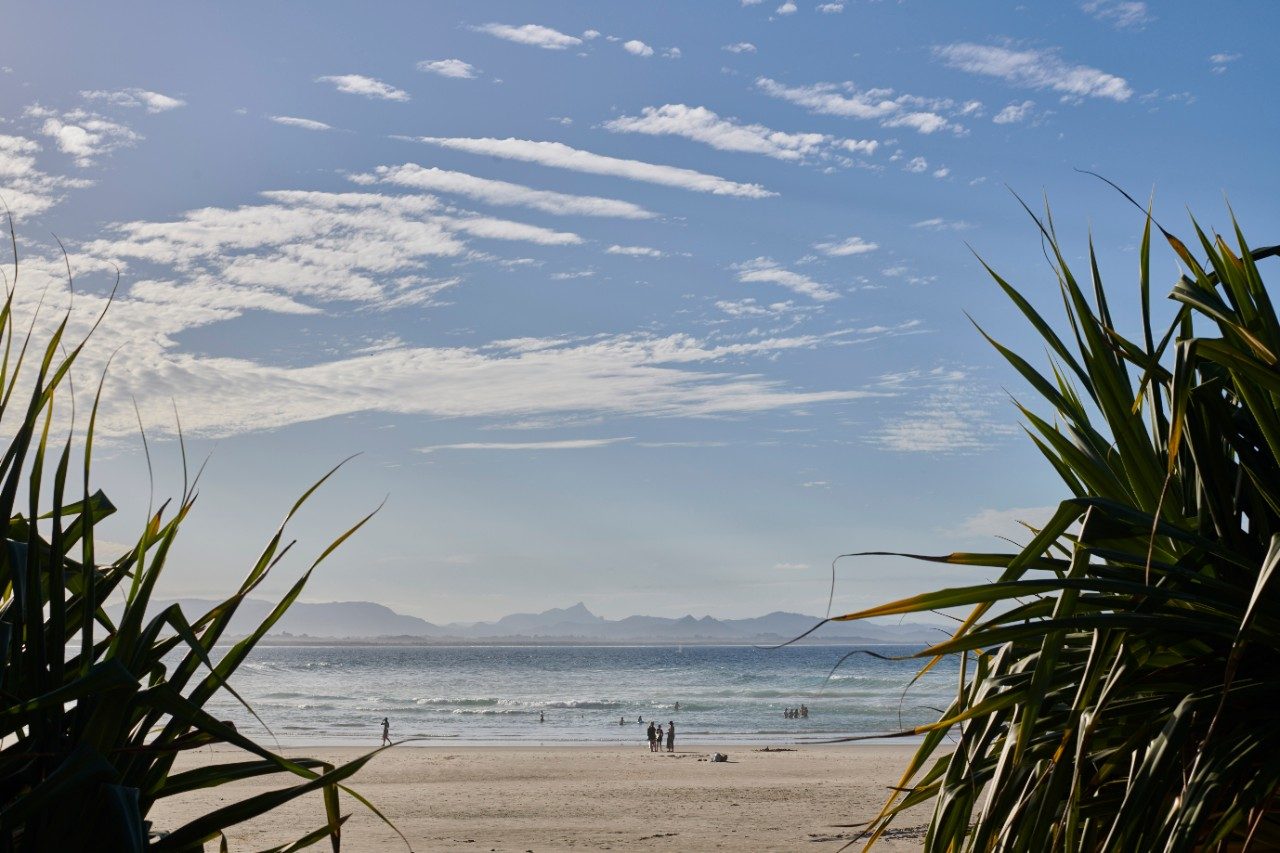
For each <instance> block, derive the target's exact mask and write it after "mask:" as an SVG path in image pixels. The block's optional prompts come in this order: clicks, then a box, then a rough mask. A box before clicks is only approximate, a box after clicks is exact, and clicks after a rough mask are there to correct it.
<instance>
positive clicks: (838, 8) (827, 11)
mask: <svg viewBox="0 0 1280 853" xmlns="http://www.w3.org/2000/svg"><path fill="white" fill-rule="evenodd" d="M817 9H818V11H819V12H821V13H822V14H824V15H838V14H840V13H841V12H843V11H844V4H843V3H820V4H818V6H817Z"/></svg>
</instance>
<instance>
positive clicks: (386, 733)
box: [382, 717, 391, 746]
mask: <svg viewBox="0 0 1280 853" xmlns="http://www.w3.org/2000/svg"><path fill="white" fill-rule="evenodd" d="M390 743H391V721H390V720H388V719H387V718H386V717H383V718H382V745H383V746H387V745H388V744H390Z"/></svg>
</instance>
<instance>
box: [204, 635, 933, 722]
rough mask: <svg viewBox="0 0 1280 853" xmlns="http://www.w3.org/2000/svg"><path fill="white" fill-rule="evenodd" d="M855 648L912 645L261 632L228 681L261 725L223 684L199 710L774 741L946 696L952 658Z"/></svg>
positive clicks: (923, 718)
mask: <svg viewBox="0 0 1280 853" xmlns="http://www.w3.org/2000/svg"><path fill="white" fill-rule="evenodd" d="M855 648H867V649H874V651H876V652H877V653H879V654H882V655H889V656H896V655H905V654H909V653H910V652H912V651H915V650H916V649H917V648H919V647H916V646H868V647H851V646H791V647H787V648H783V649H776V650H766V649H758V648H754V647H750V646H684V647H675V646H669V647H666V646H664V647H654V646H644V647H640V646H626V647H619V646H505V647H504V646H467V647H459V646H262V647H259V648H257V649H255V650H254V651H253V653H252V654H251V655H250V658H249V660H248V661H246V662H245V664H244V665H243V666H242V667H241V668H240V670H239V671H238V672H237V673H236V675H235V676H234V678H233V679H232V685H233V686H234V687H235V688H236V689H237V691H239V692H240V694H241V695H242V696H243V697H244V698H245V700H246V701H247V702H248V703H249V704H250V705H251V706H252V707H253V708H254V710H255V711H256V712H257V713H258V715H259V716H260V717H261V718H262V720H263V722H264V723H265V724H266V725H267V726H268V727H269V728H270V730H271V733H270V734H268V733H267V732H266V731H264V730H263V728H262V724H260V723H258V722H257V721H255V720H253V719H252V717H251V716H250V715H249V713H248V712H247V711H246V710H245V709H244V708H243V707H242V706H240V705H239V703H237V702H236V701H235V699H234V698H232V697H231V696H230V695H229V694H227V693H225V692H219V694H218V695H217V696H216V697H215V698H214V699H213V700H212V701H211V702H210V703H209V706H208V709H209V710H210V711H211V712H212V713H213V714H214V715H215V716H217V717H218V718H219V719H229V720H232V721H234V722H235V724H236V725H237V727H239V728H240V730H241V731H244V732H246V733H253V734H254V736H255V737H257V738H258V739H260V740H263V739H265V740H264V742H266V743H271V738H272V737H273V736H274V738H275V739H276V740H277V741H278V742H280V743H281V744H282V745H285V744H288V743H290V742H292V743H295V744H296V743H308V744H322V743H329V744H334V745H338V744H370V745H376V744H377V742H378V740H379V738H380V735H381V722H382V718H383V717H386V718H388V719H389V720H390V723H391V734H392V737H393V738H394V739H397V740H398V739H401V738H425V739H427V740H425V741H424V743H428V744H429V743H432V742H447V743H456V744H468V745H474V744H508V745H513V744H522V743H528V744H531V745H532V744H548V745H551V744H620V743H628V744H634V743H640V742H642V741H643V740H644V737H645V736H644V729H645V728H646V727H647V724H648V722H649V721H650V720H657V721H659V722H661V723H664V724H665V723H666V722H667V721H668V720H675V721H676V731H677V735H678V740H680V741H684V742H688V741H695V742H698V743H709V744H714V743H725V744H733V743H738V744H757V745H759V744H774V745H784V744H786V743H788V742H794V741H803V740H810V739H822V738H835V737H842V736H845V735H873V734H884V733H889V732H895V731H900V730H902V729H905V728H908V727H910V726H914V725H918V724H920V723H924V722H928V721H930V720H936V719H937V717H938V712H939V709H941V708H945V707H946V706H947V704H948V703H949V702H950V700H951V698H952V697H953V696H954V695H955V688H956V678H957V674H958V672H957V666H958V664H957V663H956V662H955V661H954V660H953V659H952V660H948V661H945V662H943V663H942V664H941V665H940V666H938V667H936V668H935V669H934V670H933V671H931V672H930V673H928V674H926V675H925V676H924V677H923V678H921V679H920V680H919V681H917V682H916V683H915V684H914V685H912V686H911V687H910V689H909V690H908V689H907V688H908V685H909V683H910V681H911V679H912V677H913V676H914V675H915V673H916V672H917V671H918V669H919V667H920V662H919V661H916V660H907V661H887V660H882V659H879V658H876V657H872V656H870V655H866V654H861V653H859V654H853V655H849V652H851V651H853V650H854V649H855ZM846 655H848V657H847V658H845V660H844V662H843V663H842V664H840V666H839V668H838V669H837V670H836V672H835V673H834V674H833V675H831V676H830V678H828V675H829V674H830V673H831V670H832V668H833V667H835V666H836V664H837V663H839V662H840V660H841V658H842V657H844V656H846ZM677 702H678V703H679V710H677V709H676V703H677ZM801 704H804V705H806V706H808V709H809V717H808V718H807V719H787V718H785V717H784V713H783V712H784V709H786V708H794V707H798V706H799V705H801ZM544 719H545V722H542V721H541V720H544ZM639 719H643V720H644V721H645V722H644V724H640V723H639V722H638V720H639ZM620 721H621V722H620Z"/></svg>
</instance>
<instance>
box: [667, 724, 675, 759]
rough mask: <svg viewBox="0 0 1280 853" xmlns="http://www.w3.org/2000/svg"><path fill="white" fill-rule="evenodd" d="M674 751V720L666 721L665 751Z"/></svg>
mask: <svg viewBox="0 0 1280 853" xmlns="http://www.w3.org/2000/svg"><path fill="white" fill-rule="evenodd" d="M675 751H676V721H675V720H668V721H667V752H675Z"/></svg>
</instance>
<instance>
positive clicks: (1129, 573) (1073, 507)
mask: <svg viewBox="0 0 1280 853" xmlns="http://www.w3.org/2000/svg"><path fill="white" fill-rule="evenodd" d="M1037 224H1038V225H1039V226H1040V230H1041V232H1042V235H1043V238H1044V243H1045V245H1046V247H1047V250H1048V254H1049V256H1050V257H1051V259H1052V263H1053V267H1054V269H1055V272H1056V274H1057V279H1058V285H1059V289H1060V291H1061V297H1062V300H1063V304H1064V306H1065V309H1066V315H1067V320H1068V327H1067V332H1066V334H1065V335H1060V334H1059V333H1058V332H1056V331H1054V329H1053V328H1052V327H1051V326H1050V324H1049V323H1047V322H1046V321H1045V320H1044V319H1043V318H1042V317H1041V315H1040V314H1039V313H1037V311H1036V310H1035V309H1034V308H1033V307H1032V306H1031V304H1030V302H1028V301H1027V299H1025V298H1024V296H1023V295H1022V294H1021V293H1020V292H1019V291H1018V290H1016V289H1015V288H1013V287H1012V286H1011V285H1010V284H1009V283H1007V282H1006V281H1005V280H1004V279H1002V278H1001V277H1000V276H999V275H998V274H996V273H995V272H994V271H993V270H991V268H990V267H987V270H988V272H990V273H991V275H992V276H993V277H994V279H995V281H996V283H997V284H998V285H999V286H1000V287H1001V288H1002V289H1003V291H1004V292H1005V293H1006V294H1007V295H1008V296H1009V298H1010V299H1012V300H1013V302H1014V303H1015V304H1016V305H1017V307H1018V308H1019V309H1020V311H1021V312H1022V314H1023V315H1024V316H1025V317H1026V319H1027V320H1029V321H1030V322H1031V324H1032V325H1033V326H1034V327H1035V329H1036V331H1037V332H1038V333H1039V334H1040V336H1041V337H1042V338H1043V339H1044V342H1045V344H1046V345H1047V348H1048V351H1049V362H1050V366H1049V370H1048V371H1046V372H1044V373H1041V372H1038V371H1037V370H1035V369H1034V368H1033V367H1031V365H1030V364H1029V363H1028V362H1027V361H1025V360H1024V359H1023V358H1022V357H1020V356H1019V355H1017V354H1016V353H1014V352H1012V351H1010V350H1009V349H1007V348H1005V347H1003V346H1002V345H1001V344H999V343H998V342H996V341H995V340H993V339H991V338H990V337H988V338H987V339H988V340H989V341H990V342H991V343H992V344H993V345H994V346H995V347H996V349H997V350H999V352H1000V353H1001V355H1003V356H1004V357H1005V358H1006V359H1007V360H1008V361H1009V363H1010V364H1012V365H1013V367H1014V368H1015V369H1016V370H1017V371H1018V373H1019V374H1021V375H1022V377H1023V378H1024V379H1026V381H1027V382H1028V383H1030V385H1031V386H1032V387H1033V388H1034V389H1035V391H1036V392H1037V393H1038V394H1039V395H1040V396H1041V397H1043V398H1044V400H1045V401H1046V402H1047V403H1048V404H1049V406H1050V407H1051V408H1052V409H1053V410H1054V412H1055V413H1056V416H1055V417H1054V419H1053V420H1052V421H1051V420H1046V419H1044V418H1042V417H1040V416H1038V415H1037V414H1035V412H1034V411H1033V410H1032V408H1031V407H1029V406H1028V407H1024V406H1021V405H1019V409H1020V410H1021V412H1022V415H1023V417H1024V418H1025V419H1026V422H1027V433H1028V435H1029V436H1030V438H1031V440H1032V441H1033V442H1035V444H1036V446H1037V447H1038V448H1039V449H1040V450H1041V451H1042V452H1043V454H1044V456H1045V457H1046V458H1047V459H1048V460H1049V463H1050V464H1051V465H1053V467H1054V469H1055V470H1056V471H1057V472H1058V474H1059V475H1060V476H1061V479H1062V481H1063V482H1064V483H1065V484H1066V487H1067V489H1068V490H1069V491H1070V493H1071V495H1072V497H1070V498H1069V499H1067V500H1065V501H1063V502H1062V503H1061V504H1060V505H1059V506H1058V509H1057V512H1056V513H1055V515H1054V516H1053V518H1052V520H1050V521H1049V522H1048V523H1047V524H1046V525H1045V526H1044V527H1043V528H1042V529H1038V530H1032V534H1033V538H1032V539H1031V541H1030V542H1029V544H1027V545H1026V547H1024V548H1022V550H1020V551H1017V552H1016V553H990V554H971V553H955V554H950V555H946V556H938V557H922V556H918V555H901V556H910V557H915V558H917V559H924V560H932V561H935V562H939V563H948V564H953V565H964V566H986V567H991V568H994V569H999V570H1000V572H999V575H998V577H997V578H995V579H993V581H992V582H990V583H984V584H981V585H978V586H969V587H960V588H951V589H942V590H938V591H935V592H930V593H927V594H923V595H919V596H916V597H913V598H909V599H905V600H902V601H897V602H893V603H890V604H886V605H883V606H881V607H877V608H874V609H871V610H868V611H864V612H859V613H851V614H848V615H845V616H842V617H839V618H840V619H842V620H851V619H861V618H865V617H868V616H882V615H889V614H904V613H918V612H924V611H929V610H937V609H942V608H954V607H965V606H972V611H971V612H970V613H969V615H968V617H967V618H966V619H964V620H963V621H962V622H961V623H960V625H959V627H958V628H957V629H956V631H955V633H954V635H953V636H952V637H951V638H950V639H948V640H946V641H945V642H941V643H939V644H937V645H935V646H933V647H932V648H929V649H926V650H924V651H923V652H921V653H920V655H919V656H920V657H922V658H926V659H929V660H930V661H936V659H937V658H938V657H939V656H942V655H950V654H959V655H961V656H962V666H961V675H960V681H959V685H958V688H957V694H956V698H955V700H954V701H953V702H952V704H951V706H950V707H949V708H947V709H946V710H945V712H944V713H943V715H942V717H941V719H940V720H939V721H938V722H936V723H933V724H931V725H925V726H921V727H919V728H918V729H915V730H913V731H911V732H903V733H902V734H904V735H909V734H914V735H923V736H924V741H923V743H922V745H921V746H920V748H919V750H918V751H917V752H916V754H915V756H914V758H913V760H912V761H911V763H910V765H909V767H908V768H907V771H906V773H905V774H904V776H903V779H902V782H901V784H900V786H899V788H898V789H897V790H896V791H895V793H894V794H893V796H891V798H890V800H889V802H888V803H887V804H886V806H885V809H884V811H883V812H882V813H881V814H880V815H879V817H877V819H876V820H875V821H874V822H873V823H872V825H871V827H870V832H871V842H874V840H875V838H877V837H879V835H880V834H881V833H882V832H883V831H884V830H885V829H886V828H887V827H888V826H889V824H890V823H891V822H892V821H893V819H894V818H895V816H897V815H899V814H900V813H901V811H902V810H903V809H906V808H908V807H910V806H913V805H919V804H922V803H928V802H930V801H932V803H933V817H932V820H931V824H930V827H929V830H928V835H927V838H926V848H927V849H928V850H930V851H954V850H983V851H985V850H1019V851H1024V850H1025V851H1046V850H1062V851H1074V850H1115V851H1133V850H1144V851H1152V850H1168V851H1177V850H1240V849H1249V848H1252V849H1259V850H1261V849H1269V850H1274V849H1280V800H1278V799H1277V794H1278V793H1280V760H1277V757H1280V726H1278V725H1276V719H1277V717H1276V714H1277V709H1278V708H1280V610H1278V609H1277V604H1278V603H1280V593H1277V581H1276V579H1275V576H1276V574H1277V572H1276V565H1277V563H1280V320H1278V319H1277V316H1276V312H1275V308H1274V307H1273V305H1272V302H1271V298H1270V297H1269V295H1268V293H1267V290H1266V287H1265V286H1264V283H1263V279H1262V276H1261V274H1260V272H1259V270H1258V267H1257V266H1256V263H1255V262H1256V261H1259V260H1261V259H1263V258H1265V257H1271V256H1275V255H1278V254H1280V247H1276V246H1273V247H1270V248H1267V249H1261V250H1251V249H1250V248H1249V247H1248V245H1247V244H1246V243H1245V240H1244V237H1243V235H1242V234H1241V233H1240V230H1239V228H1238V227H1235V228H1234V234H1233V235H1232V237H1231V241H1232V242H1234V243H1235V248H1234V249H1233V248H1232V247H1231V246H1230V245H1229V244H1228V241H1227V240H1225V239H1223V238H1222V237H1220V236H1217V235H1214V236H1213V237H1212V238H1211V237H1210V236H1208V235H1207V234H1205V233H1204V232H1203V231H1202V230H1201V229H1200V227H1199V226H1198V225H1195V223H1194V222H1193V226H1194V227H1195V233H1196V237H1197V238H1198V242H1199V247H1200V250H1201V251H1203V253H1204V255H1205V256H1206V257H1207V262H1206V263H1203V264H1202V263H1201V262H1200V261H1198V260H1197V258H1196V257H1195V255H1194V254H1193V253H1192V252H1191V251H1190V250H1189V249H1188V248H1187V247H1186V246H1185V244H1184V243H1183V242H1181V241H1180V240H1178V239H1177V238H1176V237H1174V236H1173V235H1171V234H1169V233H1168V232H1165V231H1164V229H1163V228H1159V226H1158V225H1157V226H1156V227H1157V228H1158V229H1159V230H1160V232H1161V233H1162V234H1163V235H1164V237H1165V239H1166V240H1167V242H1168V244H1169V245H1170V246H1171V247H1172V249H1173V251H1174V252H1175V253H1176V255H1177V257H1178V258H1179V259H1180V261H1181V264H1182V265H1183V266H1184V268H1185V269H1186V270H1187V272H1186V274H1184V275H1183V276H1182V277H1181V278H1180V280H1179V281H1177V283H1176V284H1175V285H1174V287H1173V291H1172V294H1171V298H1172V299H1173V300H1174V301H1175V302H1176V303H1177V313H1176V317H1175V319H1174V320H1173V322H1172V323H1171V324H1170V325H1169V327H1168V328H1167V329H1164V330H1163V332H1162V333H1160V334H1159V336H1158V337H1157V330H1156V329H1153V323H1152V314H1151V303H1150V244H1151V229H1152V220H1151V219H1150V217H1148V220H1147V226H1146V229H1145V230H1144V233H1143V237H1142V243H1141V249H1140V265H1139V281H1138V285H1139V287H1138V290H1139V297H1140V306H1141V317H1142V332H1141V334H1142V337H1141V339H1140V340H1131V339H1128V338H1126V337H1123V336H1122V335H1121V334H1120V333H1119V332H1118V331H1117V330H1116V327H1115V324H1114V323H1113V322H1112V315H1111V311H1110V308H1109V307H1108V304H1107V295H1106V292H1105V290H1104V288H1103V285H1102V281H1101V278H1100V275H1099V271H1098V265H1097V262H1096V259H1095V257H1094V254H1093V249H1092V246H1090V254H1089V270H1088V279H1087V284H1086V283H1082V282H1081V281H1080V280H1078V279H1077V278H1076V277H1075V275H1074V274H1073V273H1072V271H1071V270H1070V269H1069V268H1068V265H1067V263H1066V261H1065V260H1064V258H1063V254H1062V251H1061V249H1060V245H1059V242H1058V239H1057V235H1056V233H1055V231H1054V227H1053V221H1052V218H1050V217H1046V218H1045V220H1044V221H1043V222H1041V221H1040V220H1038V219H1037ZM1233 226H1234V223H1233ZM984 266H985V265H984ZM1086 287H1087V288H1088V289H1089V290H1091V291H1092V300H1091V301H1090V299H1089V297H1087V296H1086ZM983 334H984V336H985V333H983ZM931 665H932V664H931V663H927V664H926V665H925V667H926V669H927V668H928V667H929V666H931ZM868 846H870V844H868Z"/></svg>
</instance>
